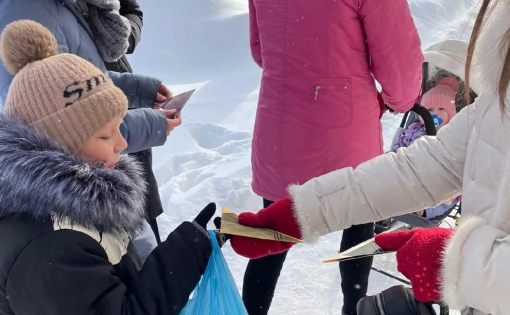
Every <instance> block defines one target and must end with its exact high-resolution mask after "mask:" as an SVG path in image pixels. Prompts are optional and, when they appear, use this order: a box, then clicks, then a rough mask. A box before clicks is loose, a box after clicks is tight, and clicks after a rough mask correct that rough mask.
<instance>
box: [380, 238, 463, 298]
mask: <svg viewBox="0 0 510 315" xmlns="http://www.w3.org/2000/svg"><path fill="white" fill-rule="evenodd" d="M452 234H453V229H445V228H430V229H414V230H406V231H395V232H389V233H381V234H378V235H376V236H375V243H376V244H377V245H379V246H380V247H381V248H382V249H385V250H396V251H397V264H398V265H397V268H398V271H400V272H401V273H402V274H403V275H404V276H406V277H407V278H408V279H409V280H411V286H412V287H413V292H414V295H415V296H416V299H417V300H418V301H421V302H433V301H436V302H437V301H440V300H441V294H440V292H439V288H440V285H441V279H440V277H439V270H440V268H441V260H442V257H443V252H444V248H445V246H446V242H447V241H448V239H449V238H450V237H451V236H452Z"/></svg>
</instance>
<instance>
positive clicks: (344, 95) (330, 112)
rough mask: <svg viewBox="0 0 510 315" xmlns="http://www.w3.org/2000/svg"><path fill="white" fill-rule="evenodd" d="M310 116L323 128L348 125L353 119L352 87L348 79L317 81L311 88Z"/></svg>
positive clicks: (316, 124)
mask: <svg viewBox="0 0 510 315" xmlns="http://www.w3.org/2000/svg"><path fill="white" fill-rule="evenodd" d="M310 90H311V92H312V95H311V97H310V99H311V100H310V105H309V117H310V122H311V124H312V125H314V126H316V127H322V128H339V127H345V126H348V125H349V124H350V123H351V121H352V106H353V104H352V87H351V82H350V80H348V79H325V80H320V81H316V82H314V83H313V85H312V86H311V88H310Z"/></svg>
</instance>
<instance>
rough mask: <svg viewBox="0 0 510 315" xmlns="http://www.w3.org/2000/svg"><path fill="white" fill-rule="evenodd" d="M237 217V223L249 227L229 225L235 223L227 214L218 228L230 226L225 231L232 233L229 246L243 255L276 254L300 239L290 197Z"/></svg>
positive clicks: (222, 230) (222, 231)
mask: <svg viewBox="0 0 510 315" xmlns="http://www.w3.org/2000/svg"><path fill="white" fill-rule="evenodd" d="M237 220H238V223H239V224H241V225H245V226H248V227H251V228H247V227H239V226H238V225H237V226H236V225H231V224H232V223H234V222H233V220H232V217H230V219H228V217H227V218H226V219H223V220H222V228H221V230H220V232H221V233H225V228H226V229H227V230H228V229H229V228H230V229H231V230H230V232H229V233H228V234H232V235H233V236H232V237H231V239H230V243H231V244H232V248H233V249H234V251H235V252H236V253H238V254H239V255H242V256H244V257H247V258H250V259H255V258H260V257H264V256H268V255H273V254H278V253H281V252H284V251H286V250H288V249H289V248H291V247H292V246H293V245H294V243H296V242H301V241H300V238H301V231H300V229H299V225H298V223H297V220H296V217H295V214H294V210H293V209H292V201H291V199H290V198H289V197H286V198H283V199H280V200H278V201H276V202H275V203H273V204H272V205H270V206H269V207H267V208H265V209H262V210H260V211H258V212H257V213H250V212H244V213H241V214H240V215H239V217H238V218H237ZM225 224H226V226H225ZM224 226H225V227H224ZM232 229H234V231H232ZM241 235H242V236H241Z"/></svg>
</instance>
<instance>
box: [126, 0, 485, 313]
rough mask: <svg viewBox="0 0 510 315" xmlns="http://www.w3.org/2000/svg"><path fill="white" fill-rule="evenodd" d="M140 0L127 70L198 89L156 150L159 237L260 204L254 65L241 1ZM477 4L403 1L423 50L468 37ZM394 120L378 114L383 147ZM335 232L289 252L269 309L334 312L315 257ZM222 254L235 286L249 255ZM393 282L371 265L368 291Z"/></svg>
mask: <svg viewBox="0 0 510 315" xmlns="http://www.w3.org/2000/svg"><path fill="white" fill-rule="evenodd" d="M139 2H140V5H141V6H142V8H143V10H144V29H143V36H142V42H141V43H140V45H139V46H138V48H137V50H136V52H135V54H134V55H132V56H131V57H130V60H131V61H132V64H133V68H134V69H135V71H136V72H138V73H143V74H149V75H153V76H156V77H159V78H161V79H163V81H164V82H165V83H166V84H167V85H169V86H170V88H171V89H172V91H173V92H174V94H177V93H179V92H183V91H186V90H189V89H192V88H197V91H196V92H195V94H194V95H193V96H192V98H191V100H190V101H189V103H188V104H187V105H186V107H185V108H184V110H183V121H184V123H183V125H182V126H181V127H179V128H177V129H176V130H174V131H173V132H172V134H171V135H170V137H169V139H168V141H167V143H166V144H165V145H164V146H163V147H159V148H155V149H154V170H155V173H156V176H157V180H158V183H159V186H160V193H161V197H162V201H163V204H164V208H165V214H163V215H162V216H160V218H159V219H160V220H159V222H160V228H161V232H162V236H163V237H166V235H167V234H168V233H169V232H170V231H171V230H172V229H173V228H175V227H176V226H177V225H178V224H179V223H180V222H182V221H184V220H191V219H193V217H194V216H195V215H196V214H197V213H198V212H199V211H200V210H201V209H202V208H203V207H204V206H205V205H206V204H207V203H208V202H210V201H214V202H216V204H217V205H218V208H221V207H228V208H230V209H233V210H234V211H246V210H252V211H254V210H257V209H259V208H261V207H262V201H261V198H259V197H258V196H256V195H255V194H254V193H253V192H252V191H251V186H250V182H251V168H250V150H251V137H252V129H253V123H254V118H255V110H256V106H257V98H258V89H259V80H260V74H261V72H260V69H259V68H258V67H257V66H256V65H255V63H254V62H253V61H252V59H251V55H250V51H249V45H248V15H247V11H248V4H247V3H248V1H246V0H173V1H168V0H150V1H148V0H146V1H139ZM475 2H476V1H475V0H457V1H451V0H409V4H410V8H411V11H412V13H413V16H414V19H415V22H416V25H417V27H418V29H419V32H420V36H421V39H422V47H423V48H426V47H428V46H429V45H431V44H433V43H435V42H437V41H439V40H442V39H445V38H456V39H465V40H466V39H467V38H468V37H469V32H470V27H471V25H472V20H473V18H474V16H475V10H474V6H475ZM400 118H401V116H399V115H392V114H385V115H384V116H383V119H382V122H383V127H384V141H385V146H386V147H387V146H388V144H389V143H390V142H391V139H392V137H393V133H394V130H395V128H396V127H397V125H398V123H399V122H400ZM210 228H213V226H212V224H211V226H210ZM340 238H341V232H338V233H333V234H331V235H328V236H325V237H323V238H322V239H321V240H320V241H318V242H317V243H315V244H312V245H298V246H295V247H294V248H293V249H292V250H291V251H290V252H289V255H288V257H287V260H286V262H285V266H284V268H283V270H282V274H281V276H280V280H279V282H278V287H277V289H276V293H275V297H274V299H273V304H272V307H271V310H270V314H286V315H292V314H296V315H298V314H340V309H341V304H342V296H341V290H340V275H339V271H338V264H323V263H321V259H322V258H325V257H327V256H331V255H332V254H334V253H335V252H336V251H337V250H338V248H339V244H340ZM223 253H224V255H225V257H226V259H227V261H228V263H229V266H230V269H231V271H232V274H233V276H234V278H235V279H236V283H237V285H238V287H239V288H241V287H242V277H243V273H244V268H245V266H246V263H247V260H246V259H245V258H242V257H240V256H237V255H235V254H234V253H233V251H232V249H231V248H230V245H229V244H227V245H225V246H224V247H223ZM374 266H375V267H378V268H381V269H383V270H385V271H390V272H392V273H393V274H396V275H399V274H398V273H397V271H396V270H395V269H396V268H395V261H394V257H393V256H392V255H386V256H378V257H376V258H375V260H374ZM399 276H401V275H399ZM394 284H399V283H398V282H397V281H395V280H393V279H390V278H389V277H386V276H383V275H381V274H379V273H376V272H372V274H371V277H370V283H369V294H375V293H377V292H379V291H381V290H383V289H385V288H387V287H389V286H391V285H394Z"/></svg>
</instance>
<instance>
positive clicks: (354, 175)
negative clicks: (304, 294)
mask: <svg viewBox="0 0 510 315" xmlns="http://www.w3.org/2000/svg"><path fill="white" fill-rule="evenodd" d="M509 16H510V2H508V1H506V0H499V1H498V0H492V1H490V0H484V1H483V2H482V4H481V7H480V12H479V14H478V17H477V19H476V23H475V26H474V29H473V33H472V35H471V40H470V44H469V49H468V54H467V56H468V57H467V61H466V78H465V81H466V91H469V88H468V87H469V86H470V82H471V81H473V86H475V87H476V90H475V91H476V92H477V93H478V94H479V96H478V97H477V99H476V102H475V103H473V104H471V105H468V106H466V107H465V108H464V109H462V110H461V111H460V112H459V113H458V114H457V115H456V116H455V117H454V118H453V120H452V121H451V122H450V123H448V124H447V125H445V126H444V127H442V128H441V129H440V130H439V132H438V133H437V136H435V137H422V138H420V139H418V140H416V141H415V142H414V143H413V144H412V145H410V146H409V147H408V148H406V149H400V150H397V152H396V153H393V152H390V153H387V154H384V155H382V156H380V157H376V158H374V159H372V160H369V161H367V162H365V163H362V164H360V165H359V166H358V167H356V169H353V168H343V169H339V170H336V171H333V172H330V173H328V174H325V175H322V176H320V177H316V178H314V179H312V180H310V181H308V182H306V183H305V184H303V185H292V186H290V188H289V194H290V196H289V197H287V198H284V199H281V200H279V201H277V202H275V203H274V204H273V205H271V206H270V207H268V208H265V209H262V210H261V211H259V212H257V213H243V214H240V215H239V217H238V220H239V222H240V223H241V224H245V225H249V226H255V227H267V228H271V229H274V230H278V231H281V232H284V233H286V234H289V235H292V236H294V237H299V238H303V239H305V241H312V240H314V239H317V238H318V237H319V236H321V235H324V234H327V233H330V232H333V231H337V230H341V229H344V228H346V227H349V226H351V225H354V224H362V223H365V222H371V221H376V220H380V219H384V218H388V217H392V216H397V215H401V214H405V213H410V212H414V211H417V210H420V209H424V208H427V207H431V206H433V205H435V204H438V203H439V202H443V201H444V200H448V199H450V198H452V197H454V196H457V195H459V194H460V193H462V205H463V207H462V215H463V222H462V224H461V225H460V227H459V228H457V229H455V230H454V229H444V228H433V229H414V230H410V231H399V232H396V233H383V234H379V235H378V236H377V237H376V242H377V244H378V245H379V246H381V247H382V248H383V249H388V250H396V251H397V255H396V257H397V262H398V269H399V270H400V271H401V272H402V273H403V274H404V275H405V276H406V277H408V278H409V279H410V280H411V284H412V287H413V292H414V294H415V296H416V298H417V299H418V300H420V301H423V302H427V301H438V300H442V301H444V302H446V303H447V304H448V305H449V306H450V307H451V308H454V309H459V310H460V309H464V308H465V309H466V310H468V311H469V314H477V315H482V314H492V315H504V314H508V310H510V299H508V292H509V291H510V268H509V265H508V261H509V260H510V198H509V194H508V191H509V190H510V140H509V139H510V138H509V136H508V135H509V134H510V118H509V114H508V106H509V103H510V95H509V94H508V93H509V92H510V19H509ZM466 94H467V93H466ZM284 218H288V219H284ZM231 244H232V247H233V248H234V250H236V251H237V252H238V253H240V254H242V255H245V256H247V257H250V258H255V257H263V256H266V255H270V254H272V253H279V252H282V251H284V250H288V249H289V248H290V247H291V246H292V245H291V244H289V243H284V242H277V241H266V240H257V239H252V238H246V237H239V236H233V237H232V238H231Z"/></svg>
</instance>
